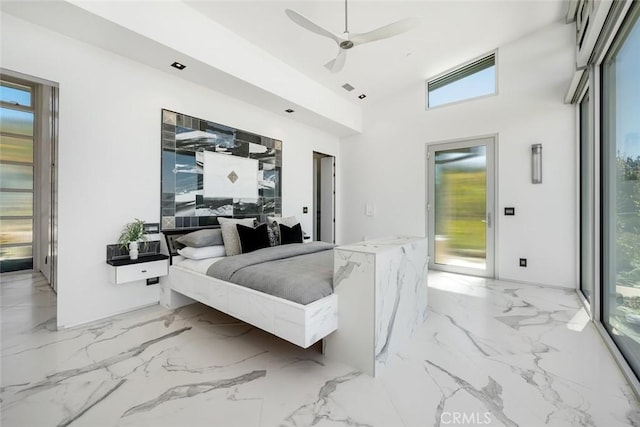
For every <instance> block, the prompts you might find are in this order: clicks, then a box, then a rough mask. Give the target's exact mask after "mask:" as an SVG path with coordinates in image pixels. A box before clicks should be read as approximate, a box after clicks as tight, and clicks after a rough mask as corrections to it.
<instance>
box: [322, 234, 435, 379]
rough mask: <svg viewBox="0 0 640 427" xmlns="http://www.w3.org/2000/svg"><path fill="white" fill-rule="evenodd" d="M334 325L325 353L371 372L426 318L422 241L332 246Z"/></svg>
mask: <svg viewBox="0 0 640 427" xmlns="http://www.w3.org/2000/svg"><path fill="white" fill-rule="evenodd" d="M333 283H334V292H335V293H336V294H337V295H338V330H337V331H335V332H334V333H332V334H331V335H329V336H328V337H327V338H325V341H324V351H325V354H326V355H327V357H329V358H331V359H335V360H339V361H341V362H343V363H346V364H348V365H351V366H353V367H354V368H357V369H359V370H361V371H362V372H364V373H366V374H368V375H371V376H376V375H377V374H379V373H380V372H381V370H382V369H384V367H385V365H386V362H387V360H388V358H389V357H390V356H391V355H393V354H394V353H395V352H397V351H398V350H399V349H400V348H401V347H402V345H403V344H404V343H406V342H407V341H408V339H409V337H411V336H412V335H413V332H414V331H415V329H416V328H417V327H418V326H419V325H421V324H422V323H423V322H424V321H425V319H426V317H427V241H426V239H425V238H422V237H391V238H385V239H378V240H369V241H365V242H361V243H356V244H353V245H347V246H340V247H337V248H335V250H334V278H333Z"/></svg>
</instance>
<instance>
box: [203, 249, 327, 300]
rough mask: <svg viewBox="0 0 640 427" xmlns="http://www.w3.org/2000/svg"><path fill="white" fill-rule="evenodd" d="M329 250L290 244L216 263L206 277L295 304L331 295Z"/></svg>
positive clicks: (228, 258)
mask: <svg viewBox="0 0 640 427" xmlns="http://www.w3.org/2000/svg"><path fill="white" fill-rule="evenodd" d="M333 247H334V245H331V244H329V243H324V242H311V243H294V244H290V245H282V246H275V247H272V248H265V249H259V250H257V251H255V252H250V253H247V254H242V255H234V256H230V257H227V258H225V259H223V260H220V261H218V262H216V263H214V264H212V265H211V267H209V269H208V270H207V275H209V276H211V277H215V278H216V279H220V280H224V281H227V282H231V283H235V284H237V285H241V286H245V287H247V288H251V289H255V290H257V291H260V292H264V293H267V294H270V295H273V296H276V297H280V298H284V299H287V300H289V301H293V302H297V303H299V304H309V303H310V302H313V301H315V300H318V299H320V298H323V297H326V296H328V295H331V294H332V293H333V250H332V249H333Z"/></svg>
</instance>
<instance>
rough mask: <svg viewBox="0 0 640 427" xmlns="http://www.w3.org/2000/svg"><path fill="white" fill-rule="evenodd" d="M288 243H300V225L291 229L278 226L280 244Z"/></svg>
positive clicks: (281, 225)
mask: <svg viewBox="0 0 640 427" xmlns="http://www.w3.org/2000/svg"><path fill="white" fill-rule="evenodd" d="M289 243H302V226H301V225H300V223H298V224H296V225H294V226H293V227H287V226H286V225H284V224H280V244H281V245H288V244H289Z"/></svg>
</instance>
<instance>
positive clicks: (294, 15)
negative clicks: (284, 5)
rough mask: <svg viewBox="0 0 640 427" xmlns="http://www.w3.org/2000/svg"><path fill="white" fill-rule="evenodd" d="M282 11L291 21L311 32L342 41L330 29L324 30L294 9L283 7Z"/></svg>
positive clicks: (338, 41) (337, 41)
mask: <svg viewBox="0 0 640 427" xmlns="http://www.w3.org/2000/svg"><path fill="white" fill-rule="evenodd" d="M284 12H285V13H286V14H287V16H288V17H289V18H290V19H291V20H292V21H293V22H295V23H296V24H298V25H300V26H301V27H302V28H304V29H307V30H309V31H311V32H313V33H316V34H319V35H321V36H325V37H329V38H330V39H332V40H334V41H335V42H336V43H338V44H340V42H341V41H342V39H341V38H340V37H338V36H336V35H335V34H333V33H332V32H331V31H329V30H325V29H324V28H322V27H321V26H319V25H318V24H316V23H315V22H312V21H310V20H309V19H308V18H305V17H304V16H302V15H300V14H299V13H298V12H296V11H295V10H291V9H285V11H284Z"/></svg>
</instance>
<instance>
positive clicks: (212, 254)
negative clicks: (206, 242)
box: [178, 245, 227, 259]
mask: <svg viewBox="0 0 640 427" xmlns="http://www.w3.org/2000/svg"><path fill="white" fill-rule="evenodd" d="M178 253H179V254H180V255H182V256H183V257H185V258H189V259H206V258H219V257H222V256H225V255H226V254H227V252H226V251H225V249H224V246H222V245H216V246H204V247H202V248H191V247H189V246H185V247H184V248H182V249H178Z"/></svg>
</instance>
